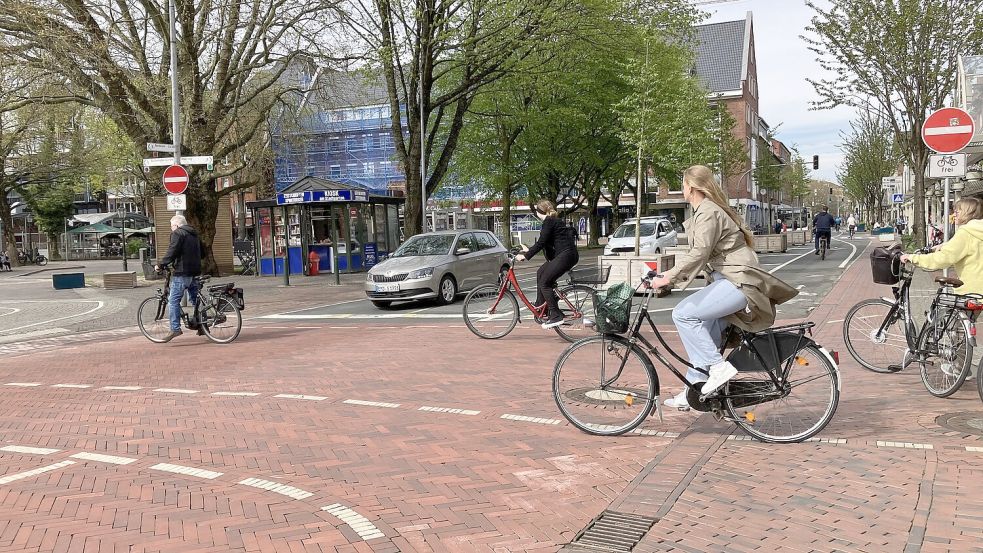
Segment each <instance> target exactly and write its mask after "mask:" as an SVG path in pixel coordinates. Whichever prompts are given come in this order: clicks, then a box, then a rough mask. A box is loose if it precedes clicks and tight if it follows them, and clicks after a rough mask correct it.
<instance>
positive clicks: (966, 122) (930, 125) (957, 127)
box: [922, 108, 975, 154]
mask: <svg viewBox="0 0 983 553" xmlns="http://www.w3.org/2000/svg"><path fill="white" fill-rule="evenodd" d="M974 130H975V128H974V124H973V118H972V117H971V116H970V115H969V114H968V113H966V111H965V110H962V109H959V108H942V109H940V110H938V111H936V112H934V113H932V115H929V116H928V118H927V119H925V123H924V124H922V140H924V141H925V145H926V146H928V147H929V148H931V149H933V150H935V151H936V152H938V153H940V154H954V153H956V152H958V151H959V150H962V149H963V148H965V147H966V145H967V144H969V142H970V141H971V140H972V139H973V132H974Z"/></svg>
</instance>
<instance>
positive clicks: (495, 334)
mask: <svg viewBox="0 0 983 553" xmlns="http://www.w3.org/2000/svg"><path fill="white" fill-rule="evenodd" d="M499 290H500V288H499V286H498V285H496V284H485V285H484V286H479V287H477V288H475V289H474V290H471V293H469V294H468V296H467V297H466V298H464V308H463V310H464V324H466V325H468V328H469V329H471V332H474V333H475V334H477V335H478V336H481V337H482V338H487V339H489V340H494V339H496V338H501V337H502V336H505V335H506V334H508V333H509V332H512V329H513V328H515V324H516V323H518V322H519V302H517V301H516V299H515V295H514V294H512V291H511V290H506V291H505V294H503V295H502V299H498V292H499Z"/></svg>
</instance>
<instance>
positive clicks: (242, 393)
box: [212, 392, 259, 397]
mask: <svg viewBox="0 0 983 553" xmlns="http://www.w3.org/2000/svg"><path fill="white" fill-rule="evenodd" d="M212 395H213V396H231V397H239V396H242V397H254V396H258V395H259V392H212Z"/></svg>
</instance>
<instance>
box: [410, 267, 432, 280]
mask: <svg viewBox="0 0 983 553" xmlns="http://www.w3.org/2000/svg"><path fill="white" fill-rule="evenodd" d="M432 276H433V267H427V268H426V269H417V270H415V271H410V274H408V275H406V278H429V277H432Z"/></svg>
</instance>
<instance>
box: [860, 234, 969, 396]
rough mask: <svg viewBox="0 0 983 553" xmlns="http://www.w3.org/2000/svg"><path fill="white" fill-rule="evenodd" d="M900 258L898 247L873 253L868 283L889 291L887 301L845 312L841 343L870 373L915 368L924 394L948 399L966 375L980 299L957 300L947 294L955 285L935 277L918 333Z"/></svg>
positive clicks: (910, 269) (907, 269)
mask: <svg viewBox="0 0 983 553" xmlns="http://www.w3.org/2000/svg"><path fill="white" fill-rule="evenodd" d="M929 251H930V250H927V249H922V250H918V252H917V253H928V252H929ZM902 253H903V251H902V249H901V247H900V246H892V247H890V248H885V247H879V248H875V249H874V252H873V253H872V254H871V257H870V259H871V273H872V276H873V280H874V282H875V283H877V284H885V285H889V286H891V287H892V288H891V292H892V294H893V298H871V299H866V300H863V301H861V302H859V303H857V304H856V305H854V306H853V307H852V308H850V311H849V312H848V313H847V315H846V318H845V319H844V320H843V340H844V342H845V343H846V347H847V350H848V351H849V352H850V355H852V356H853V358H854V359H856V360H857V362H858V363H860V364H861V365H862V366H863V367H864V368H866V369H869V370H871V371H874V372H880V373H892V372H899V371H901V370H903V369H904V368H906V367H908V366H909V365H911V364H912V363H916V364H918V366H919V368H920V371H919V372H920V373H921V378H922V383H923V384H924V385H925V389H926V390H928V392H929V393H930V394H932V395H933V396H936V397H948V396H950V395H952V394H954V393H955V392H956V390H958V389H959V388H960V387H961V386H962V384H963V382H965V381H966V377H967V376H968V375H969V371H970V367H971V365H972V362H973V348H974V346H975V345H976V343H975V342H976V319H977V318H978V317H979V313H980V311H983V296H981V295H979V294H957V293H955V292H953V288H958V287H960V286H962V285H963V283H962V281H961V280H959V279H958V278H952V277H936V278H935V282H936V283H937V284H939V289H938V291H937V292H936V294H935V298H934V299H933V300H932V304H931V307H929V309H928V311H927V312H926V313H925V322H924V323H923V324H922V326H921V328H918V327H917V326H916V325H915V321H914V317H913V315H912V308H911V280H912V278H913V277H914V274H915V271H914V266H913V265H911V264H905V263H902V262H901V255H902Z"/></svg>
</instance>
